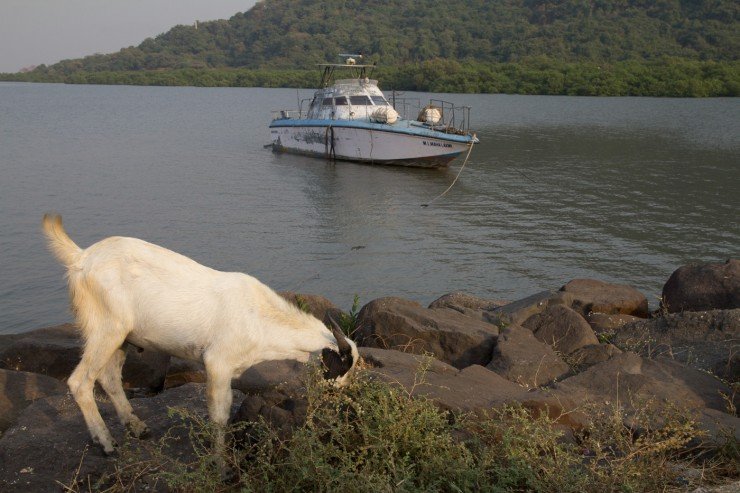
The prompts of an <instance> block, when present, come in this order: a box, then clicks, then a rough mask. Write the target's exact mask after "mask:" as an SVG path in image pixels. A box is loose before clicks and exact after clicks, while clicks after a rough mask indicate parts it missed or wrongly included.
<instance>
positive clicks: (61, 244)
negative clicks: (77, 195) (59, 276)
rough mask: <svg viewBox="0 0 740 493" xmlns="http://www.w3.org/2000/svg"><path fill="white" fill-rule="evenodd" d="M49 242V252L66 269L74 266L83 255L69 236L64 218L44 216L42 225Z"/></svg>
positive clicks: (54, 215) (53, 215) (50, 215)
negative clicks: (64, 224) (63, 221)
mask: <svg viewBox="0 0 740 493" xmlns="http://www.w3.org/2000/svg"><path fill="white" fill-rule="evenodd" d="M41 225H42V227H43V228H44V234H45V235H46V239H47V240H48V246H49V250H51V253H52V254H54V256H55V257H56V258H57V259H58V260H59V261H60V262H61V263H62V264H63V265H65V266H66V267H70V266H71V265H72V264H74V263H75V262H76V261H77V259H78V258H79V257H80V254H81V253H82V249H81V248H80V247H79V246H77V244H76V243H75V242H74V241H72V238H70V237H69V235H67V232H66V231H64V226H63V225H62V216H59V215H57V214H44V219H43V221H42V223H41Z"/></svg>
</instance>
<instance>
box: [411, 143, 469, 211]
mask: <svg viewBox="0 0 740 493" xmlns="http://www.w3.org/2000/svg"><path fill="white" fill-rule="evenodd" d="M474 141H475V134H473V138H472V140H471V141H470V149H468V155H467V156H465V161H463V163H462V166H460V171H458V172H457V176H455V179H454V180H452V183H450V186H449V187H447V190H445V191H444V192H442V193H440V194H439V195H437V196H436V197H434V198H433V199H432V200H430V201H429V202H427V203H426V204H421V206H422V207H429V204H431V203H432V202H434V201H435V200H437V199H439V198H442V197H443V196H444V195H445V194H446V193H447V192H449V191H450V190H451V189H452V187H453V186H454V185H455V183H457V179H458V178H460V174H461V173H462V170H463V169H465V165H466V164H468V158H470V153H471V152H473V146H474V145H475V144H473V142H474Z"/></svg>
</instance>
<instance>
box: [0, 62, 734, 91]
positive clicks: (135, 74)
mask: <svg viewBox="0 0 740 493" xmlns="http://www.w3.org/2000/svg"><path fill="white" fill-rule="evenodd" d="M318 75H319V74H318V72H317V71H316V70H307V69H247V68H230V67H224V68H180V69H158V70H134V71H100V72H93V71H73V72H71V73H61V72H59V71H57V70H55V69H54V68H53V67H46V66H41V67H39V68H37V69H35V70H33V71H31V72H25V73H20V72H19V73H0V81H6V82H40V83H65V84H96V85H134V86H193V87H262V88H277V87H281V88H314V87H317V85H318V83H319V80H318ZM373 78H377V79H378V80H380V87H381V88H382V89H383V90H385V91H391V90H401V91H420V92H437V93H472V94H502V93H503V94H521V95H543V96H544V95H548V96H555V95H557V96H649V97H683V98H694V97H737V96H740V62H736V61H733V62H716V61H695V60H686V59H680V58H664V59H660V60H656V61H635V60H627V61H621V62H616V63H611V64H600V63H593V62H588V63H586V62H584V63H560V62H553V61H552V60H548V61H546V62H545V61H543V62H542V63H539V64H538V63H535V62H532V61H528V62H521V63H494V64H490V63H476V62H465V63H458V62H456V61H452V60H443V59H439V60H433V61H429V62H423V63H420V64H413V65H409V66H403V67H379V68H378V69H377V71H376V72H375V73H374V74H373Z"/></svg>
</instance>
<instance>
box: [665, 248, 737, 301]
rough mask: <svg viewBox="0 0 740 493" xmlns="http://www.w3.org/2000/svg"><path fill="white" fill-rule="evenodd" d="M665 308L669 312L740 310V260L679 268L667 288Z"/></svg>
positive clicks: (672, 275)
mask: <svg viewBox="0 0 740 493" xmlns="http://www.w3.org/2000/svg"><path fill="white" fill-rule="evenodd" d="M661 307H662V308H663V309H664V310H666V311H668V312H669V313H676V312H681V311H704V310H729V309H733V308H740V260H735V259H731V260H728V261H727V262H725V263H723V264H699V265H685V266H683V267H680V268H678V269H677V270H676V271H675V272H673V274H671V277H670V278H669V279H668V281H667V282H666V283H665V286H663V295H662V298H661Z"/></svg>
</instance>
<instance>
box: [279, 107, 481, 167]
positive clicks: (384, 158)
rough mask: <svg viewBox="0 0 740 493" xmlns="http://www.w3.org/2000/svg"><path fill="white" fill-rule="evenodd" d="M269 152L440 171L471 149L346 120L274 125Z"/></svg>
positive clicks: (402, 126)
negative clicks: (437, 169)
mask: <svg viewBox="0 0 740 493" xmlns="http://www.w3.org/2000/svg"><path fill="white" fill-rule="evenodd" d="M270 134H271V138H272V144H273V149H274V150H275V151H282V152H291V153H296V154H303V155H308V156H316V157H324V158H328V159H339V160H345V161H357V162H363V163H372V164H389V165H391V164H392V165H402V166H415V167H424V168H439V167H444V166H447V165H448V164H449V163H450V162H451V161H452V160H453V159H455V158H456V157H458V156H459V155H460V154H461V153H463V152H467V151H468V148H469V147H470V146H471V145H473V143H474V141H475V140H474V137H473V136H470V135H456V134H446V133H444V132H440V131H435V130H431V129H429V128H425V127H423V126H420V125H418V124H416V123H413V122H408V121H405V120H404V121H401V122H397V123H396V124H394V125H388V124H379V123H371V122H362V121H351V120H350V121H345V120H333V121H328V122H327V121H326V120H293V119H290V120H289V119H286V120H275V121H273V123H272V124H271V125H270Z"/></svg>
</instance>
